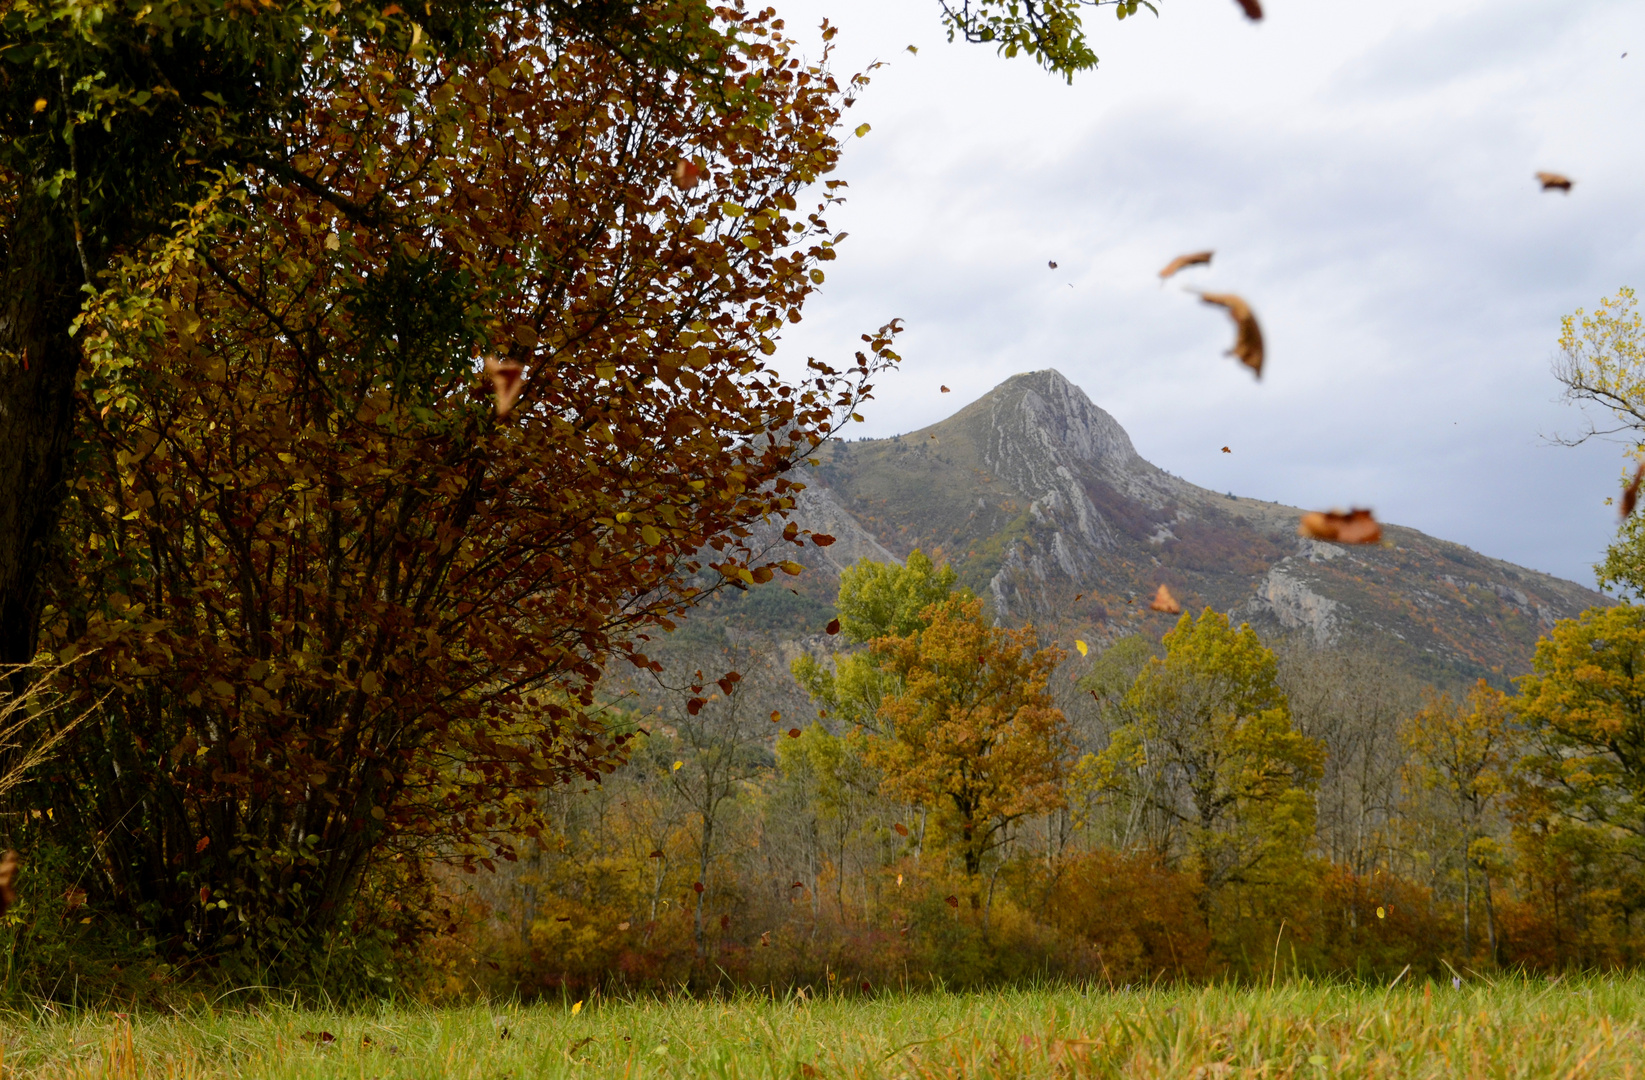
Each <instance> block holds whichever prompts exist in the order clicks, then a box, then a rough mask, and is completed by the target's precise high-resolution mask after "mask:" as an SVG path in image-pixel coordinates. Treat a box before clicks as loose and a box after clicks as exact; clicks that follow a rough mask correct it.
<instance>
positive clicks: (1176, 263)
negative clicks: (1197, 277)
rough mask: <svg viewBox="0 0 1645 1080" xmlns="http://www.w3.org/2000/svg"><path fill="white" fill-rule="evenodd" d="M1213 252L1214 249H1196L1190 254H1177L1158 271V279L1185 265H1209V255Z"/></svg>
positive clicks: (1213, 253)
mask: <svg viewBox="0 0 1645 1080" xmlns="http://www.w3.org/2000/svg"><path fill="white" fill-rule="evenodd" d="M1215 254H1216V252H1214V251H1196V252H1194V253H1193V254H1192V255H1178V256H1177V257H1176V258H1174V259H1172V260H1171V261H1170V262H1168V263H1166V264H1165V269H1164V270H1161V271H1160V272H1159V276H1160V280H1161V281H1164V280H1165V279H1166V278H1168V277H1170V276H1171V275H1172V274H1174V273H1176V272H1177V271H1178V270H1181V269H1182V268H1183V267H1185V266H1209V265H1211V256H1213V255H1215Z"/></svg>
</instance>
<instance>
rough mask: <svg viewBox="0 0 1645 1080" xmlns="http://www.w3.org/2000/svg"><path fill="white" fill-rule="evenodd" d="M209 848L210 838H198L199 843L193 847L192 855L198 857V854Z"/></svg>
mask: <svg viewBox="0 0 1645 1080" xmlns="http://www.w3.org/2000/svg"><path fill="white" fill-rule="evenodd" d="M210 846H211V837H209V836H202V837H200V839H199V842H197V843H196V844H195V845H194V853H195V854H196V855H198V854H200V852H202V851H204V850H206V848H208V847H210Z"/></svg>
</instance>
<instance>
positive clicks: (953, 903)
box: [943, 894, 960, 908]
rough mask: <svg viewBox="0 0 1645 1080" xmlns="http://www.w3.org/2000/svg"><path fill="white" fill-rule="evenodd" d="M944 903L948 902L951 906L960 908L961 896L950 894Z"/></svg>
mask: <svg viewBox="0 0 1645 1080" xmlns="http://www.w3.org/2000/svg"><path fill="white" fill-rule="evenodd" d="M943 903H945V904H947V905H948V906H949V907H951V908H958V907H959V906H960V898H959V897H957V896H954V895H952V894H950V895H949V896H948V897H947V898H946V899H945V900H943Z"/></svg>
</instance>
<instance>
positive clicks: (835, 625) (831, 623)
mask: <svg viewBox="0 0 1645 1080" xmlns="http://www.w3.org/2000/svg"><path fill="white" fill-rule="evenodd" d="M823 629H824V630H826V631H827V632H828V633H830V634H837V633H839V632H840V620H838V619H829V620H828V625H827V626H825V627H823Z"/></svg>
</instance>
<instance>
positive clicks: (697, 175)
mask: <svg viewBox="0 0 1645 1080" xmlns="http://www.w3.org/2000/svg"><path fill="white" fill-rule="evenodd" d="M702 178H703V170H702V167H701V166H699V165H698V164H697V163H696V162H695V161H691V160H689V159H687V158H681V159H680V160H679V163H678V164H676V165H675V166H674V186H675V187H677V188H694V187H696V186H697V184H698V183H699V182H701V180H702Z"/></svg>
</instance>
